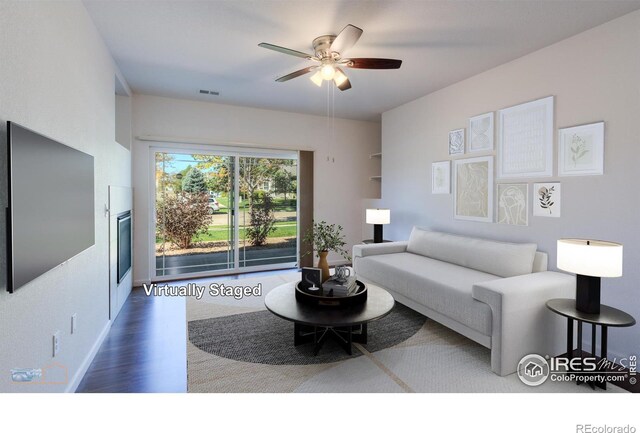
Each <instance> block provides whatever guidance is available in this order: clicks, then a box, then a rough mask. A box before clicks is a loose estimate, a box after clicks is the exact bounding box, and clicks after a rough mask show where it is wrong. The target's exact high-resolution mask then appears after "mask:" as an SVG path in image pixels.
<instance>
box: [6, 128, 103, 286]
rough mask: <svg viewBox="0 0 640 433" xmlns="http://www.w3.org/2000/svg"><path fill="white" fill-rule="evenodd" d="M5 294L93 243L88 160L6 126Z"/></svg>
mask: <svg viewBox="0 0 640 433" xmlns="http://www.w3.org/2000/svg"><path fill="white" fill-rule="evenodd" d="M7 132H8V140H7V143H8V146H7V148H8V162H9V164H8V165H9V197H8V199H9V200H8V202H9V207H8V208H7V250H8V251H7V256H8V257H7V265H8V268H9V269H8V273H7V277H8V278H7V280H8V281H7V290H8V291H10V292H13V291H15V290H16V289H19V288H20V287H22V286H24V285H25V284H27V283H29V282H30V281H32V280H34V279H36V278H38V277H39V276H40V275H42V274H44V273H45V272H47V271H49V270H51V269H53V268H55V267H56V266H58V265H60V264H62V263H64V262H66V261H67V260H69V259H70V258H72V257H73V256H75V255H77V254H78V253H80V252H82V251H84V250H85V249H87V248H89V247H91V246H92V245H94V243H95V203H94V202H95V200H94V167H93V156H91V155H88V154H86V153H84V152H80V151H79V150H76V149H73V148H71V147H68V146H65V145H64V144H61V143H58V142H57V141H54V140H51V139H50V138H47V137H43V136H42V135H40V134H37V133H35V132H33V131H30V130H29V129H27V128H24V127H22V126H19V125H17V124H15V123H12V122H8V124H7Z"/></svg>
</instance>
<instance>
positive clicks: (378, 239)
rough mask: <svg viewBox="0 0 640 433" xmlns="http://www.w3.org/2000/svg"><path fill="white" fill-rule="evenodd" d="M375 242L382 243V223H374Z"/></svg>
mask: <svg viewBox="0 0 640 433" xmlns="http://www.w3.org/2000/svg"><path fill="white" fill-rule="evenodd" d="M373 243H374V244H380V243H382V224H374V225H373Z"/></svg>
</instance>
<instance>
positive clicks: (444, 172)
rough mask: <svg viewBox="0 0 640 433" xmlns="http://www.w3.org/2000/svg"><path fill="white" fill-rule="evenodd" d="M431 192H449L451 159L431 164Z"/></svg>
mask: <svg viewBox="0 0 640 433" xmlns="http://www.w3.org/2000/svg"><path fill="white" fill-rule="evenodd" d="M431 194H451V161H440V162H434V163H432V164H431Z"/></svg>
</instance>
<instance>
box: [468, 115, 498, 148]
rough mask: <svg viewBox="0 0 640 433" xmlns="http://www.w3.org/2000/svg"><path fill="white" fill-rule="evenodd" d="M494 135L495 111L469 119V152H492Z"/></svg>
mask: <svg viewBox="0 0 640 433" xmlns="http://www.w3.org/2000/svg"><path fill="white" fill-rule="evenodd" d="M494 135H495V132H494V125H493V111H492V112H490V113H485V114H480V115H479V116H474V117H471V118H469V143H468V145H467V149H468V151H469V152H470V153H473V152H490V151H492V150H493V136H494Z"/></svg>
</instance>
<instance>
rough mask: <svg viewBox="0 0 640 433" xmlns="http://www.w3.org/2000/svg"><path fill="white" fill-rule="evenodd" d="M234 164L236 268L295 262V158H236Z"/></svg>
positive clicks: (296, 252)
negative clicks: (236, 180)
mask: <svg viewBox="0 0 640 433" xmlns="http://www.w3.org/2000/svg"><path fill="white" fill-rule="evenodd" d="M238 166H239V167H238V172H239V173H238V174H239V183H240V194H239V197H241V198H242V201H241V203H240V206H239V210H240V212H239V214H238V215H239V218H238V225H239V236H238V240H239V244H240V245H239V246H240V248H239V266H240V268H249V267H255V266H266V265H275V264H281V263H291V262H296V261H297V257H298V256H297V254H298V197H297V171H298V164H297V160H295V159H276V158H258V157H240V158H239V161H238Z"/></svg>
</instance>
